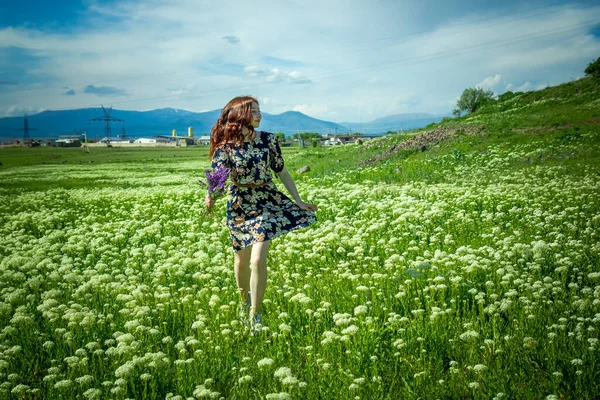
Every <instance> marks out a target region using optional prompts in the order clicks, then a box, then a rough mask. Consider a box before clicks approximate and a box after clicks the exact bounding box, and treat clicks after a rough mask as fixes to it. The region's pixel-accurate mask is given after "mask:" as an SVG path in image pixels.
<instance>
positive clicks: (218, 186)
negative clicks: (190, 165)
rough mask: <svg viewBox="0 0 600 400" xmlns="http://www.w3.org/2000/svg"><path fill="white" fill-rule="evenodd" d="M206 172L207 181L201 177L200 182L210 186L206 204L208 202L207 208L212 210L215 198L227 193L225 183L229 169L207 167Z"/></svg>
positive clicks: (205, 200)
mask: <svg viewBox="0 0 600 400" xmlns="http://www.w3.org/2000/svg"><path fill="white" fill-rule="evenodd" d="M211 172H212V173H211ZM204 173H205V174H206V182H204V181H203V180H202V179H199V180H198V182H200V183H201V184H202V185H204V186H207V187H208V193H207V194H206V197H205V199H204V204H206V209H207V210H208V211H209V212H210V211H211V209H212V207H213V205H214V204H215V200H216V199H218V198H219V197H221V196H224V195H225V184H226V183H227V178H228V177H229V169H228V168H215V169H214V171H211V170H210V169H207V170H205V171H204Z"/></svg>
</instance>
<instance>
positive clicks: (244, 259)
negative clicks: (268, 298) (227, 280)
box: [206, 96, 317, 333]
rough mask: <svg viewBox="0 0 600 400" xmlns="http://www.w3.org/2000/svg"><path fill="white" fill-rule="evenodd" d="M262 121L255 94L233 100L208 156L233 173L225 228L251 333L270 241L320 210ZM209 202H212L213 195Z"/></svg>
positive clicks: (257, 316)
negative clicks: (261, 128)
mask: <svg viewBox="0 0 600 400" xmlns="http://www.w3.org/2000/svg"><path fill="white" fill-rule="evenodd" d="M260 119H261V113H260V108H259V105H258V101H257V100H256V99H255V98H253V97H250V96H241V97H235V98H233V99H232V100H231V101H229V103H227V105H226V106H225V107H224V108H223V110H222V111H221V116H220V117H219V119H218V120H217V122H216V123H215V125H214V126H213V127H212V129H211V132H210V155H209V156H210V158H211V160H212V168H213V169H216V168H228V169H229V171H230V177H231V181H232V185H231V186H229V193H228V194H229V196H228V199H227V200H228V201H227V226H228V228H229V232H230V236H231V244H232V246H233V251H234V262H235V265H234V270H235V280H236V283H237V287H238V290H239V292H240V295H241V298H242V302H245V306H246V310H245V311H246V313H249V314H250V315H249V316H250V323H251V325H252V331H253V333H256V332H258V330H259V329H260V325H261V324H262V316H261V303H262V300H263V297H264V293H265V289H266V286H267V254H268V252H269V244H270V243H271V240H272V239H274V238H276V237H278V236H280V235H283V234H284V233H287V232H289V231H291V230H293V229H296V228H301V227H306V226H308V225H309V224H311V223H313V222H315V221H316V218H315V212H316V210H317V206H316V205H314V204H309V203H305V202H304V201H302V199H301V198H300V196H299V195H298V190H297V189H296V185H295V184H294V181H293V180H292V177H291V176H290V174H289V172H288V171H287V170H286V168H285V166H284V162H283V158H282V156H281V149H280V148H279V142H278V139H277V138H276V137H275V135H273V134H272V133H268V132H263V131H256V130H255V128H258V126H259V125H260ZM269 169H270V170H272V171H273V172H275V173H276V174H277V176H279V179H281V182H283V185H284V186H285V187H286V189H287V190H288V192H289V193H290V194H291V195H292V197H293V198H294V200H295V202H294V201H292V200H290V199H289V198H288V197H287V196H285V195H284V194H283V193H281V192H280V191H279V190H278V189H277V187H276V186H275V184H274V183H273V181H272V173H271V171H270V170H269ZM206 205H207V206H208V207H209V208H211V207H212V206H213V205H214V200H213V199H212V198H211V197H210V196H209V195H207V197H206ZM250 266H251V268H250ZM246 316H247V314H246Z"/></svg>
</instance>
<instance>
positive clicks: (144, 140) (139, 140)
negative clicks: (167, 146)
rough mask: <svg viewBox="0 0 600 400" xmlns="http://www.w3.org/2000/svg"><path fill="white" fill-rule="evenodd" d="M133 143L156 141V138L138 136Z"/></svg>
mask: <svg viewBox="0 0 600 400" xmlns="http://www.w3.org/2000/svg"><path fill="white" fill-rule="evenodd" d="M133 143H143V144H146V143H156V139H150V138H139V139H136V140H134V141H133Z"/></svg>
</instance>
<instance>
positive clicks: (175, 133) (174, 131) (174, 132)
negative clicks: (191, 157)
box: [172, 129, 177, 137]
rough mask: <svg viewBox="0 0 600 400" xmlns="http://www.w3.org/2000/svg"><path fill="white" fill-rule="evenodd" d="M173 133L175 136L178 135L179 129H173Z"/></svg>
mask: <svg viewBox="0 0 600 400" xmlns="http://www.w3.org/2000/svg"><path fill="white" fill-rule="evenodd" d="M172 134H173V137H175V136H177V131H176V130H175V129H173V132H172Z"/></svg>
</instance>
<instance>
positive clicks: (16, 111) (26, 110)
mask: <svg viewBox="0 0 600 400" xmlns="http://www.w3.org/2000/svg"><path fill="white" fill-rule="evenodd" d="M42 111H45V110H44V109H43V108H32V107H29V106H22V105H20V104H13V105H11V106H10V107H8V109H7V110H6V112H5V115H4V116H5V117H21V116H23V115H25V114H28V115H32V114H37V113H41V112H42Z"/></svg>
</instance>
